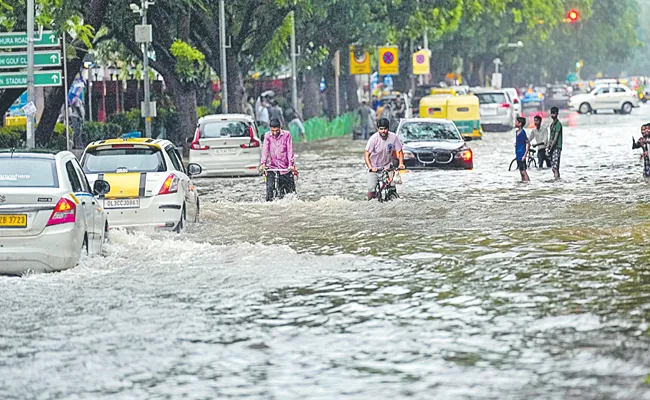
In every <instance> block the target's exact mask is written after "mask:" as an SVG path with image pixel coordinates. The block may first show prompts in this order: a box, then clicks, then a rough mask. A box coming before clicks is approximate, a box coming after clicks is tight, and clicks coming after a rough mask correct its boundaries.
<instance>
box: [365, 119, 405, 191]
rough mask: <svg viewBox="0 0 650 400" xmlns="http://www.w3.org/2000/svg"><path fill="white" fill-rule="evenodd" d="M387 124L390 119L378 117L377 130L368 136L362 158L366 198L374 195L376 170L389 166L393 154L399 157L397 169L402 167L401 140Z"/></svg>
mask: <svg viewBox="0 0 650 400" xmlns="http://www.w3.org/2000/svg"><path fill="white" fill-rule="evenodd" d="M389 126H390V121H388V119H387V118H382V119H380V120H379V122H378V123H377V132H376V133H375V134H374V135H372V136H371V137H370V139H369V140H368V144H367V145H366V152H365V154H364V159H365V161H366V166H367V167H368V185H367V187H368V200H372V199H374V198H375V197H376V193H375V188H376V187H377V183H378V182H379V179H380V175H379V174H378V173H377V172H378V171H380V170H382V169H387V168H390V167H391V165H392V160H393V158H394V157H395V156H396V157H397V158H398V159H399V169H404V152H403V151H402V142H401V141H400V140H399V137H398V136H397V135H396V134H394V133H393V132H389V131H388V127H389Z"/></svg>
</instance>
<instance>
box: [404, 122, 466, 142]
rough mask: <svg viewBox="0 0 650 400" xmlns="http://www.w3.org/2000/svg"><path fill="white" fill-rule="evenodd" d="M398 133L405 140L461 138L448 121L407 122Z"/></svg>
mask: <svg viewBox="0 0 650 400" xmlns="http://www.w3.org/2000/svg"><path fill="white" fill-rule="evenodd" d="M399 134H400V136H402V137H403V138H404V140H405V141H425V140H454V141H456V140H463V139H462V138H461V137H460V134H459V133H458V130H457V129H456V126H455V125H454V124H453V123H449V122H431V121H427V122H407V123H405V124H404V125H402V127H401V128H400V129H399Z"/></svg>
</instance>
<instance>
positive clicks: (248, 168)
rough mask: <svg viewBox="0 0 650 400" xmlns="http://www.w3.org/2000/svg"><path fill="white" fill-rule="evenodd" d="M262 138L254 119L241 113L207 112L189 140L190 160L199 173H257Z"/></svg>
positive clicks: (234, 174) (228, 174) (247, 174)
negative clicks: (190, 140)
mask: <svg viewBox="0 0 650 400" xmlns="http://www.w3.org/2000/svg"><path fill="white" fill-rule="evenodd" d="M261 158H262V140H261V139H260V137H259V134H258V131H257V126H256V125H255V121H253V118H251V117H250V116H248V115H244V114H221V115H207V116H205V117H203V118H201V119H199V122H198V125H197V127H196V132H195V133H194V138H193V140H192V142H191V144H190V163H194V164H198V165H200V166H201V169H202V172H201V174H200V175H199V176H201V177H204V176H257V175H259V172H258V171H257V167H258V166H259V165H260V160H261Z"/></svg>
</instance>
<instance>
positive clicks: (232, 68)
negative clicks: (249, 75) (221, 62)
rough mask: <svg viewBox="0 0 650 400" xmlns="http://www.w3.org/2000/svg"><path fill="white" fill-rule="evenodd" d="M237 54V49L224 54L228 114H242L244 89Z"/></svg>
mask: <svg viewBox="0 0 650 400" xmlns="http://www.w3.org/2000/svg"><path fill="white" fill-rule="evenodd" d="M239 53H240V51H239V50H237V49H234V48H233V49H230V50H229V51H228V52H226V54H227V57H226V64H227V67H228V112H229V113H231V114H232V113H243V112H244V99H245V97H244V96H245V95H246V93H245V89H244V80H243V77H242V66H241V65H240V63H239V60H238V59H239Z"/></svg>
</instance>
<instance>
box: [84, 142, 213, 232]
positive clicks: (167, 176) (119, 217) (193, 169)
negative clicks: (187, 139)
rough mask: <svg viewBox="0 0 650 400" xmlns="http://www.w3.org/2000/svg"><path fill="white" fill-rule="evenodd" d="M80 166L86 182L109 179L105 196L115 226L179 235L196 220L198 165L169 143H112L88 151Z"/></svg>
mask: <svg viewBox="0 0 650 400" xmlns="http://www.w3.org/2000/svg"><path fill="white" fill-rule="evenodd" d="M81 165H82V168H83V170H84V172H85V173H86V174H87V175H88V179H89V180H90V181H91V182H92V181H97V180H105V181H107V182H108V183H110V186H111V190H110V191H109V192H108V193H106V194H105V195H104V196H102V197H101V199H100V203H99V206H100V207H103V208H104V209H105V210H106V215H107V217H108V223H109V224H110V226H111V228H148V227H151V228H162V229H169V230H174V231H176V232H180V231H182V230H183V228H185V226H186V222H187V221H190V222H198V219H199V195H198V193H197V190H196V187H195V186H194V184H192V181H191V178H192V177H193V176H195V175H198V174H200V173H201V167H200V166H199V165H197V164H189V165H188V166H187V168H186V167H185V165H184V164H183V160H182V158H181V155H180V153H179V152H178V150H177V149H176V146H174V144H173V143H171V142H170V141H168V140H160V139H149V138H125V139H109V140H100V141H98V142H93V143H91V144H89V145H88V147H86V151H85V152H84V154H83V156H82V158H81Z"/></svg>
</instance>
